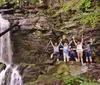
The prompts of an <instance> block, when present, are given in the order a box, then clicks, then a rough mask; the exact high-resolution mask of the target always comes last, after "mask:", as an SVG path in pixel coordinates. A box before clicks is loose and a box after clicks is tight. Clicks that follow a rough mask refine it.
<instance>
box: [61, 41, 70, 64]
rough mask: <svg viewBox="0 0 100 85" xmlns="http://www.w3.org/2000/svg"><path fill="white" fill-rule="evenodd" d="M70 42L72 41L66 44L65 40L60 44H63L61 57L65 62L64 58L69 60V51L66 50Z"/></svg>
mask: <svg viewBox="0 0 100 85" xmlns="http://www.w3.org/2000/svg"><path fill="white" fill-rule="evenodd" d="M71 43H72V41H71V42H70V43H69V44H67V43H66V42H65V43H64V45H63V44H62V46H63V58H64V62H66V59H67V61H69V58H70V57H69V52H68V50H69V46H70V44H71Z"/></svg>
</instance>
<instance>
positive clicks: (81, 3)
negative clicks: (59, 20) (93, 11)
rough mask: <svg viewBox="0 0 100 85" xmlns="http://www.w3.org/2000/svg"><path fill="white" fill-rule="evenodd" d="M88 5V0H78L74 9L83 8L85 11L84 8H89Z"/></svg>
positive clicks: (89, 4) (89, 3)
mask: <svg viewBox="0 0 100 85" xmlns="http://www.w3.org/2000/svg"><path fill="white" fill-rule="evenodd" d="M90 6H91V2H90V0H80V1H79V2H78V3H77V5H76V7H75V9H76V10H79V9H84V10H85V11H86V10H88V8H90Z"/></svg>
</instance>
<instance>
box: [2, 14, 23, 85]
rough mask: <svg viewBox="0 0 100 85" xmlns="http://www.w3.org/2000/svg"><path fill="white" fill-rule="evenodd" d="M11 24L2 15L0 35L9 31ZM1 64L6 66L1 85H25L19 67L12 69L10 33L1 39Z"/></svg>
mask: <svg viewBox="0 0 100 85" xmlns="http://www.w3.org/2000/svg"><path fill="white" fill-rule="evenodd" d="M9 26H10V23H9V21H8V20H5V19H3V18H2V15H1V14H0V33H2V32H3V31H4V30H6V29H8V28H9ZM0 62H2V63H4V64H5V65H6V68H5V69H4V70H2V71H1V72H0V85H23V82H22V78H21V76H20V74H19V72H18V70H17V66H16V67H14V68H12V66H11V64H12V50H11V41H10V32H8V33H6V34H4V35H3V36H1V37H0ZM9 69H10V70H11V74H10V77H8V78H9V79H7V75H6V74H7V72H8V71H9Z"/></svg>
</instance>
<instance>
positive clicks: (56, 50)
mask: <svg viewBox="0 0 100 85" xmlns="http://www.w3.org/2000/svg"><path fill="white" fill-rule="evenodd" d="M61 42H62V39H61V40H60V42H59V44H58V45H57V43H54V44H53V42H52V40H51V39H50V43H51V45H52V47H53V53H52V54H51V57H50V58H51V59H52V58H53V56H54V55H57V61H59V57H60V54H59V46H60V44H61Z"/></svg>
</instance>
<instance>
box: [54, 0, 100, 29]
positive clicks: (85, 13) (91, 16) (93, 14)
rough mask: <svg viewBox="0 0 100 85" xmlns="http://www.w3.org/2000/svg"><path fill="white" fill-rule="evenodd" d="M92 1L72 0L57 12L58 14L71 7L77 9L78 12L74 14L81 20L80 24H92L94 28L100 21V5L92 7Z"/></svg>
mask: <svg viewBox="0 0 100 85" xmlns="http://www.w3.org/2000/svg"><path fill="white" fill-rule="evenodd" d="M92 3H94V2H92ZM92 3H91V1H90V0H70V1H68V2H67V4H65V5H64V6H63V7H62V8H61V9H60V10H59V11H57V12H56V15H57V14H59V13H62V12H67V11H68V10H69V9H71V10H76V13H77V14H74V17H76V18H75V19H76V20H77V21H78V22H80V24H83V25H86V24H90V25H91V26H92V27H93V28H94V27H96V25H97V24H98V23H99V21H100V9H99V5H98V6H96V5H94V6H95V7H92V6H91V4H92Z"/></svg>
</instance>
